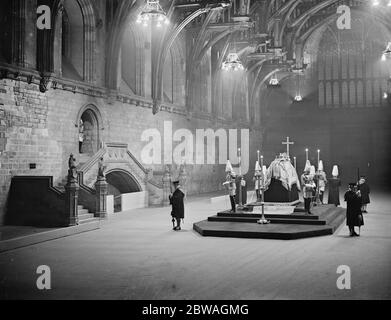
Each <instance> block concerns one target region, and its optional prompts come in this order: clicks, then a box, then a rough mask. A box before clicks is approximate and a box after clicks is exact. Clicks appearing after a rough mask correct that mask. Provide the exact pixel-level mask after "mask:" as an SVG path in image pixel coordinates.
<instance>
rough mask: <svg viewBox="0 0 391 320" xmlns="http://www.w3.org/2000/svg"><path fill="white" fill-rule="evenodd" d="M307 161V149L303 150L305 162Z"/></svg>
mask: <svg viewBox="0 0 391 320" xmlns="http://www.w3.org/2000/svg"><path fill="white" fill-rule="evenodd" d="M307 160H308V149H305V161H307Z"/></svg>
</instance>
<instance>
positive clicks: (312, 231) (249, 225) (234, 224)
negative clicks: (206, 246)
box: [193, 205, 346, 240]
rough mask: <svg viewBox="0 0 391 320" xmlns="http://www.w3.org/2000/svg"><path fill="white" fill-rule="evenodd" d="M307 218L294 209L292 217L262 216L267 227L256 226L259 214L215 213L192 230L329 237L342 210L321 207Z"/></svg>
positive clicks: (269, 236) (215, 234)
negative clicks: (268, 221) (265, 220)
mask: <svg viewBox="0 0 391 320" xmlns="http://www.w3.org/2000/svg"><path fill="white" fill-rule="evenodd" d="M312 213H313V214H311V215H308V214H306V213H305V212H302V209H301V206H300V205H299V206H297V207H296V209H294V212H293V213H292V214H284V215H281V214H273V213H266V214H265V217H266V219H268V220H270V224H266V225H261V224H257V220H258V219H259V218H260V217H261V215H260V214H253V213H251V212H248V211H247V212H244V211H243V212H237V213H230V212H229V211H228V210H227V211H222V212H219V213H218V214H217V215H215V216H211V217H209V218H208V219H207V220H204V221H200V222H197V223H194V225H193V229H194V230H195V231H197V232H198V233H199V234H201V235H202V236H206V237H207V236H210V237H235V238H262V239H282V240H290V239H300V238H308V237H316V236H324V235H330V234H333V233H334V232H335V230H336V229H337V228H338V227H339V226H340V225H341V224H342V223H343V222H344V220H345V216H346V214H345V209H342V208H340V207H335V206H334V205H321V206H318V207H314V208H313V209H312Z"/></svg>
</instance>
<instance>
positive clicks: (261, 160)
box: [261, 156, 263, 168]
mask: <svg viewBox="0 0 391 320" xmlns="http://www.w3.org/2000/svg"><path fill="white" fill-rule="evenodd" d="M261 168H263V156H261Z"/></svg>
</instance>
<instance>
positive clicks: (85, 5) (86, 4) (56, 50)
mask: <svg viewBox="0 0 391 320" xmlns="http://www.w3.org/2000/svg"><path fill="white" fill-rule="evenodd" d="M56 3H57V2H56ZM54 9H55V10H56V11H55V12H54V16H55V21H54V30H53V33H44V34H41V35H40V34H38V42H37V45H38V47H37V52H38V55H37V58H38V66H39V67H40V68H41V69H43V70H44V71H50V72H55V73H56V74H57V75H59V76H63V77H64V78H68V79H72V80H79V81H87V82H93V81H94V80H95V73H96V72H95V54H96V52H95V46H96V20H95V19H96V17H95V11H94V8H93V3H92V0H63V1H62V2H60V1H58V7H56V8H54ZM54 9H53V10H54ZM52 37H53V38H52ZM48 43H49V45H48Z"/></svg>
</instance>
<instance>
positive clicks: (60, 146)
mask: <svg viewBox="0 0 391 320" xmlns="http://www.w3.org/2000/svg"><path fill="white" fill-rule="evenodd" d="M114 100H115V101H114V102H111V103H109V99H106V98H96V97H92V96H89V95H85V94H81V93H73V92H70V91H65V90H59V89H57V90H55V89H50V90H49V91H47V92H46V93H41V92H40V91H39V87H38V85H36V84H27V83H26V82H23V81H19V80H10V79H3V80H1V81H0V116H1V118H0V121H1V122H0V164H1V167H0V190H1V192H0V217H1V218H2V217H3V215H4V209H5V203H6V199H7V193H8V190H9V186H10V181H11V177H12V176H15V175H47V176H53V177H54V184H55V185H56V184H57V183H59V182H60V181H61V180H63V179H64V177H65V176H66V172H67V159H68V157H69V154H70V153H73V154H74V155H75V156H76V159H78V155H79V154H78V128H77V126H76V124H77V123H78V116H79V115H80V110H81V109H82V108H83V107H85V106H86V105H89V104H92V105H94V106H95V107H96V108H97V109H98V110H99V113H100V115H101V122H102V123H101V124H100V128H101V130H100V140H101V141H102V142H105V143H109V142H117V143H126V144H128V148H129V150H130V151H131V152H132V153H133V155H134V156H135V157H136V158H137V159H138V160H139V161H140V162H141V163H142V159H141V157H140V153H141V150H142V149H143V147H144V146H145V145H146V144H147V142H143V141H141V134H142V132H143V131H144V130H147V129H152V128H156V129H158V130H159V131H160V132H161V133H162V136H163V124H164V121H172V125H173V132H175V130H177V129H189V130H190V131H191V132H192V133H193V134H195V132H196V129H207V128H211V129H213V130H217V129H219V128H224V129H227V130H228V129H235V128H238V129H240V128H243V125H238V124H235V123H228V122H226V123H221V122H216V121H214V120H213V121H212V120H208V119H207V118H204V119H202V118H201V117H198V118H197V117H196V116H189V117H187V116H185V115H184V114H179V113H172V112H168V111H161V112H159V113H158V114H156V115H153V114H152V110H151V108H150V107H146V106H136V105H133V104H129V103H123V102H119V101H117V100H116V99H114ZM110 101H112V100H110ZM227 134H228V132H227ZM250 137H251V139H250V141H251V148H252V149H256V148H259V146H258V145H259V143H260V133H259V132H257V131H251V132H250ZM162 139H163V137H162ZM238 141H240V135H239V137H238ZM162 144H163V141H162ZM176 144H178V142H174V143H173V145H174V147H175V145H176ZM255 154H256V153H255V152H254V156H255ZM252 160H254V159H252ZM30 164H36V168H34V169H32V168H30ZM142 164H143V163H142ZM143 165H145V164H143ZM145 166H146V167H147V168H152V169H155V170H158V171H162V170H163V164H162V165H154V166H153V165H145ZM252 166H253V162H252V163H251V164H250V170H251V168H252ZM224 168H225V166H224V165H207V164H204V165H195V164H194V165H191V164H189V165H187V174H188V180H187V181H188V187H187V190H188V194H195V193H200V192H209V191H215V190H218V189H221V183H220V182H221V181H222V180H223V179H224ZM178 174H179V167H178V166H174V175H178Z"/></svg>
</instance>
